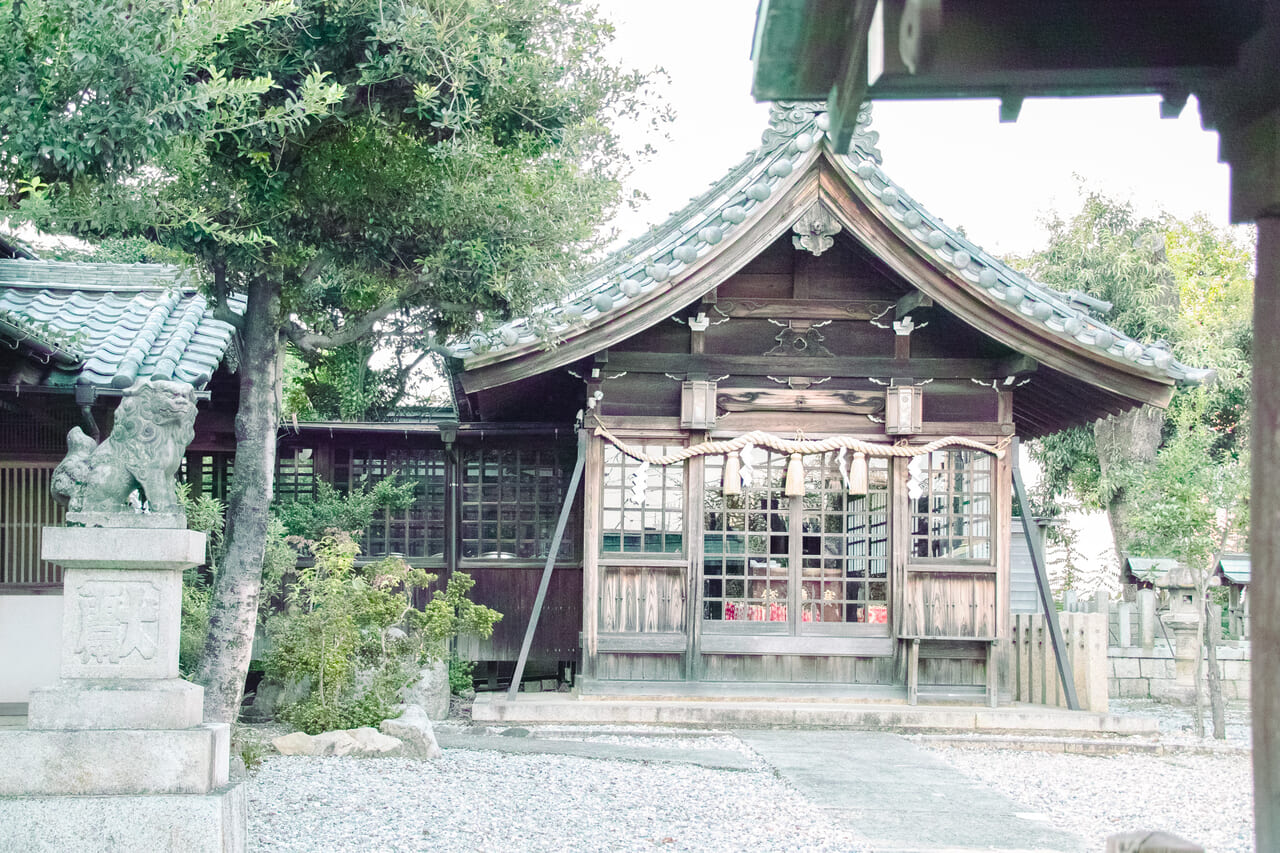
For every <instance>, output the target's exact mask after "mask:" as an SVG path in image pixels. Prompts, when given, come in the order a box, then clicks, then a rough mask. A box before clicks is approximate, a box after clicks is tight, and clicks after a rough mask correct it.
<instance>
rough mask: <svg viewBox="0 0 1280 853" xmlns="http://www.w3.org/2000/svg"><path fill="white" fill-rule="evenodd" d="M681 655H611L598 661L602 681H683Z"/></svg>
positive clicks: (603, 654)
mask: <svg viewBox="0 0 1280 853" xmlns="http://www.w3.org/2000/svg"><path fill="white" fill-rule="evenodd" d="M682 660H683V658H682V656H681V655H654V654H609V653H601V654H600V655H599V656H598V657H597V659H596V677H597V678H598V679H600V680H601V681H682V680H683V679H684V674H683V672H682V669H683V667H682Z"/></svg>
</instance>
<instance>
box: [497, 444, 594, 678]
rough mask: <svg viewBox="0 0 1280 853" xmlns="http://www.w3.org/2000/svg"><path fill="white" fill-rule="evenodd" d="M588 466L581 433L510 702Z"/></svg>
mask: <svg viewBox="0 0 1280 853" xmlns="http://www.w3.org/2000/svg"><path fill="white" fill-rule="evenodd" d="M586 462H587V431H586V430H581V431H579V433H578V461H577V462H576V463H574V466H573V476H572V477H570V478H569V488H567V489H566V490H565V493H564V504H563V505H562V506H561V507H560V519H559V521H557V522H556V532H555V535H553V536H552V537H551V547H550V548H549V549H548V550H547V562H546V565H544V566H543V567H542V580H541V581H540V582H539V583H538V595H537V597H536V598H534V600H533V613H532V614H530V616H529V627H528V628H526V629H525V632H524V642H523V643H521V644H520V658H519V659H518V660H517V661H516V671H515V673H514V674H513V675H512V676H511V688H510V689H509V690H508V691H507V698H508V699H511V700H514V699H515V698H516V694H517V693H519V692H520V679H521V678H522V677H524V665H525V663H527V662H528V660H529V649H530V647H532V646H533V634H534V632H535V631H537V630H538V618H539V617H540V616H541V615H542V604H543V602H545V601H546V600H547V588H548V587H549V586H550V585H551V572H552V570H553V569H555V566H556V555H557V554H559V553H560V542H561V540H563V539H564V529H565V527H566V526H567V525H568V524H569V516H570V514H571V513H572V512H573V501H574V498H576V497H577V496H578V484H579V483H581V482H582V469H583V467H584V466H585V465H586Z"/></svg>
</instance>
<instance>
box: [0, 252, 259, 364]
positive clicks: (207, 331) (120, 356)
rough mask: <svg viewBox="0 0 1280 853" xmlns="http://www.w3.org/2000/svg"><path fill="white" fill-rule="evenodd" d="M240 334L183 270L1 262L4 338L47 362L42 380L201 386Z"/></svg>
mask: <svg viewBox="0 0 1280 853" xmlns="http://www.w3.org/2000/svg"><path fill="white" fill-rule="evenodd" d="M232 310H234V311H236V312H237V313H242V312H243V310H244V301H243V299H241V300H238V301H233V303H232ZM234 332H235V330H234V328H233V327H232V326H231V324H229V323H226V322H224V321H222V320H218V319H215V318H214V316H213V309H212V307H211V306H210V305H209V304H208V303H207V302H206V301H205V298H204V297H203V296H201V295H200V293H199V292H198V291H197V289H196V288H195V286H194V283H193V282H192V281H191V280H190V279H189V278H188V277H187V275H186V274H185V273H184V272H183V271H182V270H180V269H178V268H177V267H172V266H163V265H159V264H88V263H66V262H59V261H35V260H0V342H2V343H4V344H6V345H8V346H10V347H13V348H22V349H23V350H24V351H26V352H27V353H29V354H30V356H32V357H34V358H35V359H37V360H39V361H40V362H42V363H44V364H45V365H47V368H46V369H45V371H44V373H43V374H42V379H41V380H40V384H43V385H51V386H72V385H77V384H79V385H95V386H100V387H113V388H127V387H128V386H130V385H132V384H133V383H134V382H136V381H137V380H139V379H177V380H181V381H183V382H189V383H191V384H192V385H194V386H195V387H196V388H197V389H199V388H203V387H204V385H205V384H207V383H208V382H209V379H210V378H211V377H212V376H213V373H214V371H215V370H217V368H218V364H219V363H220V362H221V361H222V360H223V358H225V357H228V355H229V353H228V349H229V347H231V342H232V338H233V335H234ZM230 355H232V356H233V355H234V353H231V354H230Z"/></svg>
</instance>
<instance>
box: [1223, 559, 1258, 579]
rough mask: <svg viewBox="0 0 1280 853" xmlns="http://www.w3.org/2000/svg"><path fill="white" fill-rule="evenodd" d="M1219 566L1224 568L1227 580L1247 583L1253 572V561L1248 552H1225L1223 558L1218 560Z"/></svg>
mask: <svg viewBox="0 0 1280 853" xmlns="http://www.w3.org/2000/svg"><path fill="white" fill-rule="evenodd" d="M1218 568H1219V569H1221V570H1222V574H1223V575H1225V576H1226V578H1227V580H1229V581H1231V582H1233V583H1238V584H1247V583H1249V580H1250V576H1251V575H1252V574H1253V561H1252V560H1251V559H1250V557H1249V555H1248V554H1223V555H1222V559H1221V560H1219V561H1218Z"/></svg>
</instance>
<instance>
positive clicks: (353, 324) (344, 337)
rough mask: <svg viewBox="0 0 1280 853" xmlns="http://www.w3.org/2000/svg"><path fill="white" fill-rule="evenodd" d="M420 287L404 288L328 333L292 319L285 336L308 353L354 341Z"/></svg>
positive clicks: (393, 310)
mask: <svg viewBox="0 0 1280 853" xmlns="http://www.w3.org/2000/svg"><path fill="white" fill-rule="evenodd" d="M420 289H421V288H420V287H411V288H409V289H407V290H404V291H402V292H400V293H398V294H397V295H396V296H395V298H393V299H388V300H387V301H386V302H383V303H382V304H381V305H379V306H378V307H377V308H373V309H372V310H370V311H367V312H366V313H365V314H363V315H362V316H360V317H357V318H356V319H354V320H349V321H348V322H346V323H343V324H342V328H340V329H336V330H335V331H333V332H331V333H329V334H327V335H323V334H320V333H319V332H312V331H310V330H308V329H305V328H303V327H302V326H301V325H300V324H298V323H297V322H296V321H294V320H290V321H289V322H288V323H286V324H285V327H284V333H285V336H286V337H287V338H288V339H289V340H290V341H291V342H292V343H293V345H294V346H296V347H297V348H298V349H300V350H302V351H303V352H306V353H317V352H320V351H321V350H327V349H334V348H335V347H340V346H343V345H344V344H349V343H353V342H355V341H358V340H360V338H363V337H364V336H365V335H367V334H369V333H370V332H372V331H373V327H374V326H376V325H378V323H381V322H382V321H383V320H385V319H387V318H388V317H390V316H391V315H392V314H394V313H396V312H397V311H399V310H400V308H401V307H402V304H403V302H404V300H405V299H406V298H407V297H410V296H413V295H414V293H416V292H417V291H418V290H420Z"/></svg>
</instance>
